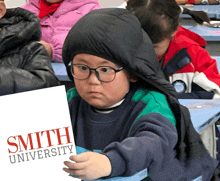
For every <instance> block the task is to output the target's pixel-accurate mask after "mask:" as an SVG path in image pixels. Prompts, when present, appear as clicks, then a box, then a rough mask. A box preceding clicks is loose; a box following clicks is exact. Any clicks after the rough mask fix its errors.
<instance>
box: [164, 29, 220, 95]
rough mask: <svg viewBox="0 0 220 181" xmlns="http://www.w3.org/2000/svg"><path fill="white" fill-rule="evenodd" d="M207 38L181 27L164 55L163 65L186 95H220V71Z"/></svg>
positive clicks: (173, 81) (178, 90) (170, 78)
mask: <svg viewBox="0 0 220 181" xmlns="http://www.w3.org/2000/svg"><path fill="white" fill-rule="evenodd" d="M205 45H206V42H205V40H204V39H203V38H202V37H201V36H199V35H197V34H196V33H194V32H192V31H190V30H187V29H185V28H183V27H179V29H178V31H177V33H176V35H175V36H174V39H173V40H172V41H171V42H170V45H169V48H168V51H167V52H166V53H165V55H164V62H163V69H164V70H165V73H166V74H168V75H167V76H169V80H170V82H171V83H172V84H173V85H174V87H175V88H176V90H177V92H178V98H182V99H184V98H185V99H219V98H220V74H219V72H218V68H217V63H216V60H215V59H213V58H211V57H210V55H209V53H208V52H207V51H206V50H205V49H204V47H205Z"/></svg>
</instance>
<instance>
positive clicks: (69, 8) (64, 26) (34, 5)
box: [22, 0, 101, 62]
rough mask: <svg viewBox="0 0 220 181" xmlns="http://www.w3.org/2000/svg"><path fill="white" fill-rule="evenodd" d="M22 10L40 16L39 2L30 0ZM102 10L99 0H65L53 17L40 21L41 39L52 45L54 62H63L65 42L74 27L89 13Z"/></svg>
mask: <svg viewBox="0 0 220 181" xmlns="http://www.w3.org/2000/svg"><path fill="white" fill-rule="evenodd" d="M22 8H24V9H27V10H29V11H31V12H33V13H35V14H36V15H38V14H39V0H29V3H28V4H26V5H24V6H22ZM100 8H101V6H100V5H99V3H98V0H64V1H63V2H62V3H61V5H60V6H59V8H58V9H57V10H56V11H55V12H54V13H53V14H52V15H50V16H46V17H44V18H42V19H41V20H40V29H41V32H42V37H41V39H42V40H43V41H45V42H47V43H49V44H50V46H51V48H52V59H53V60H56V61H58V62H62V48H63V42H64V40H65V38H66V35H67V34H68V32H69V30H70V29H71V28H72V26H73V25H74V24H75V23H76V22H77V21H78V20H79V19H80V18H81V17H83V16H84V15H85V14H87V13H88V12H90V11H92V10H94V9H100Z"/></svg>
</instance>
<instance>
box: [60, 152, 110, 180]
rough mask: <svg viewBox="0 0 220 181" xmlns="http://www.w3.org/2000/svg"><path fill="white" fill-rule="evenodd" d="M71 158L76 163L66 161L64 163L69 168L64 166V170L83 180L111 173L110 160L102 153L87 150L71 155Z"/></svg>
mask: <svg viewBox="0 0 220 181" xmlns="http://www.w3.org/2000/svg"><path fill="white" fill-rule="evenodd" d="M70 160H72V161H74V162H76V163H73V162H69V161H65V162H64V164H65V165H66V166H67V167H68V168H63V170H64V171H65V172H67V173H70V174H71V175H72V176H73V177H76V178H79V179H82V180H93V179H97V178H100V177H105V176H109V175H110V174H111V169H112V167H111V163H110V160H109V159H108V157H107V156H105V155H102V154H100V153H95V152H85V153H81V154H79V155H75V156H70Z"/></svg>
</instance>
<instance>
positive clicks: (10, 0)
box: [5, 0, 26, 8]
mask: <svg viewBox="0 0 220 181" xmlns="http://www.w3.org/2000/svg"><path fill="white" fill-rule="evenodd" d="M5 4H6V7H7V8H16V7H19V6H22V5H24V4H26V0H5Z"/></svg>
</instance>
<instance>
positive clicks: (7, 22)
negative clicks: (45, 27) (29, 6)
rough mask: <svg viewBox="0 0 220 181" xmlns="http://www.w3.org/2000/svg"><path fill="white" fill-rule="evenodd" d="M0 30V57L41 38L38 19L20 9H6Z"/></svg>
mask: <svg viewBox="0 0 220 181" xmlns="http://www.w3.org/2000/svg"><path fill="white" fill-rule="evenodd" d="M0 28H1V30H0V55H3V54H5V53H7V52H12V51H13V49H17V47H22V45H26V44H27V43H29V42H31V41H40V38H41V31H40V27H39V19H38V17H37V16H36V15H35V14H34V13H31V12H30V11H28V10H26V9H22V8H13V9H7V10H6V14H5V15H4V17H2V18H1V19H0Z"/></svg>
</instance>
